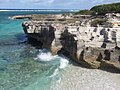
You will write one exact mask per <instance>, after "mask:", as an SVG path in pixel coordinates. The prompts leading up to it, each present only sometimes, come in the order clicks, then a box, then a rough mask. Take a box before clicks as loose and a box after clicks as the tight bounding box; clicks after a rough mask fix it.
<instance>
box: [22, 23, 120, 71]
mask: <svg viewBox="0 0 120 90" xmlns="http://www.w3.org/2000/svg"><path fill="white" fill-rule="evenodd" d="M22 26H23V29H24V32H25V33H26V34H27V36H28V37H32V38H34V39H36V40H37V41H40V42H42V43H43V47H45V48H49V49H50V50H51V52H52V53H53V54H57V53H58V52H60V51H61V52H62V51H65V52H67V53H68V54H69V56H70V57H71V58H72V59H73V60H75V61H76V62H78V63H80V64H81V65H83V66H85V67H89V68H101V67H112V68H117V69H118V70H120V28H104V27H81V26H76V25H74V26H72V25H67V24H63V23H55V22H54V23H52V22H51V23H49V22H47V23H46V22H44V23H43V22H41V21H28V22H24V23H23V24H22Z"/></svg>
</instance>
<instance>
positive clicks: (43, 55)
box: [34, 49, 69, 69]
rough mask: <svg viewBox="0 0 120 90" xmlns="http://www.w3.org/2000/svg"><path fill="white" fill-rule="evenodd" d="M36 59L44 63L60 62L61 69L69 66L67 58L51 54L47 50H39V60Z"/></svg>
mask: <svg viewBox="0 0 120 90" xmlns="http://www.w3.org/2000/svg"><path fill="white" fill-rule="evenodd" d="M34 59H35V60H39V61H43V62H46V61H53V60H59V69H64V68H65V67H66V66H67V65H68V64H69V61H68V58H66V57H65V56H58V55H52V54H51V52H49V51H47V50H46V49H42V50H39V54H38V55H37V58H34Z"/></svg>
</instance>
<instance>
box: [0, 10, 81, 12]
mask: <svg viewBox="0 0 120 90" xmlns="http://www.w3.org/2000/svg"><path fill="white" fill-rule="evenodd" d="M0 11H50V12H56V11H57V12H77V11H79V10H78V9H0Z"/></svg>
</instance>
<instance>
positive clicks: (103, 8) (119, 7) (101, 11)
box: [75, 3, 120, 15]
mask: <svg viewBox="0 0 120 90" xmlns="http://www.w3.org/2000/svg"><path fill="white" fill-rule="evenodd" d="M106 13H120V3H112V4H103V5H97V6H94V7H92V8H91V9H90V10H80V11H79V12H76V13H75V14H82V15H105V14H106Z"/></svg>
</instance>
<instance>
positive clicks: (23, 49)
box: [0, 11, 68, 90]
mask: <svg viewBox="0 0 120 90" xmlns="http://www.w3.org/2000/svg"><path fill="white" fill-rule="evenodd" d="M33 13H42V14H46V13H49V14H50V13H51V12H42V11H39V12H34V11H27V12H26V11H22V12H21V11H6V12H0V90H48V88H49V87H50V86H51V85H52V84H53V83H54V82H56V81H57V80H59V73H60V70H61V69H63V68H64V67H65V66H66V65H67V63H68V61H67V59H65V58H63V57H60V56H52V55H51V53H50V52H48V51H47V50H45V49H43V50H38V49H35V47H33V46H31V45H30V44H28V43H27V42H26V43H25V42H24V41H25V40H26V37H25V34H24V32H23V30H22V26H21V24H22V22H23V21H24V20H12V19H10V18H9V17H11V16H14V15H23V14H33ZM52 13H64V12H52Z"/></svg>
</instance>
